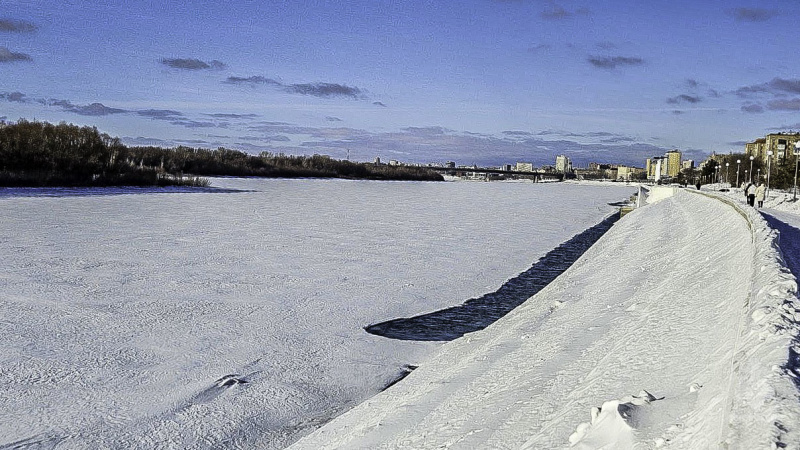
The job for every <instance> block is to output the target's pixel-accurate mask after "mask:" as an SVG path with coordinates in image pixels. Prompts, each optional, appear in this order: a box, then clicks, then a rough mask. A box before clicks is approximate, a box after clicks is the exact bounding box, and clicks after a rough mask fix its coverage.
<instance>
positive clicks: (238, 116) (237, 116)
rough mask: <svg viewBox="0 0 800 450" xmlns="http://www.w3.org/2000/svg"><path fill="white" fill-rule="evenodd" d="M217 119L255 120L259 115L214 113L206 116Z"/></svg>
mask: <svg viewBox="0 0 800 450" xmlns="http://www.w3.org/2000/svg"><path fill="white" fill-rule="evenodd" d="M204 115H206V116H209V117H213V118H215V119H255V118H256V117H258V114H230V113H213V114H204Z"/></svg>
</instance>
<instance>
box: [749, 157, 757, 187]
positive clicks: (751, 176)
mask: <svg viewBox="0 0 800 450" xmlns="http://www.w3.org/2000/svg"><path fill="white" fill-rule="evenodd" d="M755 158H756V157H755V156H753V155H750V182H751V183H752V182H753V160H754V159H755Z"/></svg>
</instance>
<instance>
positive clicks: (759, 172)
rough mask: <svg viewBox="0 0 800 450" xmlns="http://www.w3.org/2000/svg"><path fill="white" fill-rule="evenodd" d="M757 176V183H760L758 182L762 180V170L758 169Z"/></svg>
mask: <svg viewBox="0 0 800 450" xmlns="http://www.w3.org/2000/svg"><path fill="white" fill-rule="evenodd" d="M756 174H757V176H756V183H758V181H759V180H760V179H761V169H758V171H757V172H756ZM751 175H752V174H751Z"/></svg>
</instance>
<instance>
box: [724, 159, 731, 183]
mask: <svg viewBox="0 0 800 450" xmlns="http://www.w3.org/2000/svg"><path fill="white" fill-rule="evenodd" d="M730 165H731V163H728V162H726V163H725V184H728V167H730Z"/></svg>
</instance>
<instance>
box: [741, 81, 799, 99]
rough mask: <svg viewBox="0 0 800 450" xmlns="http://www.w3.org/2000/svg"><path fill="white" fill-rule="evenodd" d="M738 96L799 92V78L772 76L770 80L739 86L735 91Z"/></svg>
mask: <svg viewBox="0 0 800 450" xmlns="http://www.w3.org/2000/svg"><path fill="white" fill-rule="evenodd" d="M735 93H736V95H738V96H739V97H744V98H747V97H752V96H754V95H758V94H772V95H782V94H800V79H786V78H778V77H776V78H773V79H772V80H770V81H768V82H766V83H761V84H753V85H750V86H743V87H740V88H739V89H737V90H736V91H735Z"/></svg>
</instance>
